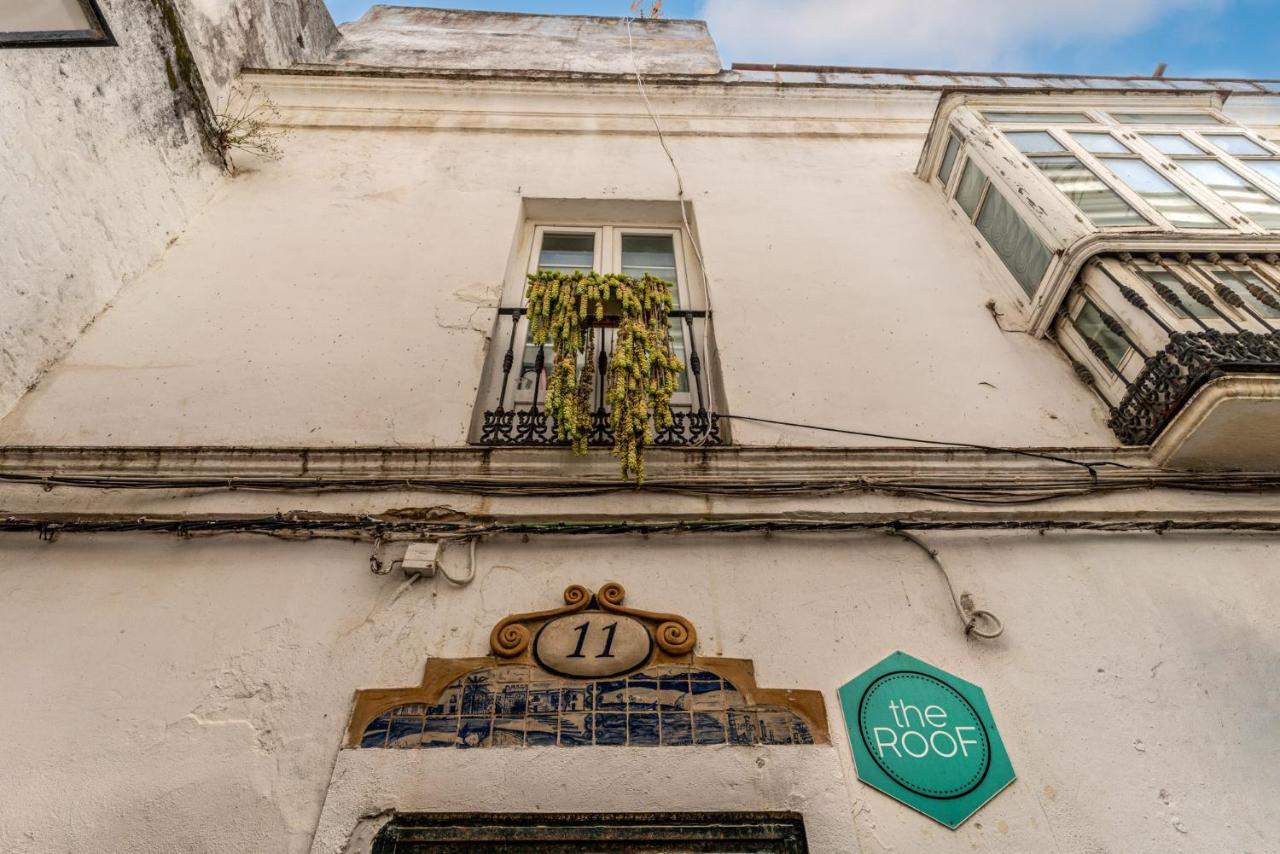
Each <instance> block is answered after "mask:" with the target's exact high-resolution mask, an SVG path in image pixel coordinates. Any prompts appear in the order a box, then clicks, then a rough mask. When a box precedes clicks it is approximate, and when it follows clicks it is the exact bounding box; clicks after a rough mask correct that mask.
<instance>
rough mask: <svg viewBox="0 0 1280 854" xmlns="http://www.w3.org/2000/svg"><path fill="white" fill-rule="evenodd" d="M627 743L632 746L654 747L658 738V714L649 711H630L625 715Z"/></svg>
mask: <svg viewBox="0 0 1280 854" xmlns="http://www.w3.org/2000/svg"><path fill="white" fill-rule="evenodd" d="M627 743H628V744H630V745H631V746H632V747H654V746H656V745H658V744H661V743H662V742H661V741H660V740H659V730H658V716H657V715H656V714H654V713H651V712H632V713H631V714H629V715H628V716H627Z"/></svg>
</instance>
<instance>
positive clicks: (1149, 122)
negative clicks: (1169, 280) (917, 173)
mask: <svg viewBox="0 0 1280 854" xmlns="http://www.w3.org/2000/svg"><path fill="white" fill-rule="evenodd" d="M983 115H984V117H985V118H986V119H987V121H989V122H991V123H992V124H993V125H994V126H995V127H996V128H998V129H999V130H1000V131H1001V133H1002V135H1003V136H1004V137H1005V138H1006V139H1008V141H1009V142H1010V143H1012V144H1013V146H1014V147H1015V148H1017V149H1018V150H1019V151H1020V152H1022V153H1023V154H1024V155H1026V157H1027V159H1028V160H1030V161H1031V163H1032V164H1033V165H1035V166H1037V167H1038V168H1039V169H1040V171H1042V172H1044V173H1045V175H1046V177H1048V178H1049V180H1050V181H1052V182H1053V183H1054V185H1055V186H1057V187H1058V189H1059V190H1061V191H1062V192H1063V194H1064V195H1066V196H1067V198H1068V199H1069V200H1070V201H1071V202H1072V203H1073V204H1074V205H1075V206H1076V207H1077V208H1078V209H1079V210H1080V212H1081V213H1083V214H1084V215H1085V216H1086V218H1088V220H1089V221H1090V222H1091V223H1093V225H1094V226H1096V227H1097V228H1099V229H1106V230H1112V229H1123V228H1153V227H1154V228H1160V229H1164V230H1177V231H1184V230H1205V231H1210V230H1212V231H1222V230H1225V229H1233V228H1234V229H1240V228H1244V229H1252V230H1255V231H1270V230H1280V154H1278V153H1277V149H1275V148H1274V147H1273V146H1271V144H1270V143H1268V142H1266V141H1265V140H1263V139H1261V138H1260V137H1258V136H1256V135H1255V134H1253V133H1252V132H1251V131H1248V130H1246V129H1244V128H1239V127H1233V126H1231V124H1230V123H1229V122H1228V121H1227V120H1226V119H1225V118H1224V117H1222V116H1220V115H1218V114H1215V113H1213V112H1211V111H1208V110H1184V111H1168V110H1161V111H1155V110H1152V111H1127V112H1118V111H1105V110H1090V111H1079V112H1061V113H1055V112H1047V111H1036V112H1027V113H1017V112H1009V111H992V110H987V111H984V112H983Z"/></svg>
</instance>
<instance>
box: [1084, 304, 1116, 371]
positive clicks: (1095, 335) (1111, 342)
mask: <svg viewBox="0 0 1280 854" xmlns="http://www.w3.org/2000/svg"><path fill="white" fill-rule="evenodd" d="M1073 322H1074V324H1075V327H1076V331H1078V332H1079V333H1080V334H1081V335H1082V336H1084V337H1085V338H1092V339H1093V340H1094V341H1096V342H1097V343H1098V344H1099V345H1100V346H1101V347H1102V352H1103V354H1104V355H1105V356H1106V362H1107V365H1108V366H1109V367H1110V368H1111V370H1113V371H1115V372H1116V373H1117V374H1118V373H1120V363H1121V362H1122V361H1124V357H1125V356H1126V355H1127V354H1128V353H1129V342H1128V341H1125V340H1124V338H1122V337H1121V336H1119V335H1117V334H1115V333H1114V332H1112V331H1111V330H1110V329H1108V328H1107V327H1106V325H1105V324H1104V323H1103V322H1102V315H1101V314H1100V313H1099V312H1098V307H1097V306H1095V305H1094V304H1093V303H1091V302H1085V304H1084V306H1083V307H1082V308H1081V309H1080V313H1079V314H1077V315H1076V319H1075V320H1074V321H1073Z"/></svg>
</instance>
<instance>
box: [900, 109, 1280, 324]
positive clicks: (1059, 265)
mask: <svg viewBox="0 0 1280 854" xmlns="http://www.w3.org/2000/svg"><path fill="white" fill-rule="evenodd" d="M941 115H942V117H943V123H942V124H940V125H939V126H938V130H940V131H941V133H939V132H938V131H937V130H936V131H935V134H934V136H933V137H932V138H931V143H930V145H931V148H930V149H929V150H931V151H932V152H933V153H932V155H931V159H930V160H929V161H928V162H927V164H925V166H926V169H925V170H924V171H923V172H922V173H921V174H922V177H926V178H928V179H930V180H933V181H936V182H937V184H938V185H939V186H940V187H941V189H942V190H943V192H944V193H946V194H947V196H948V197H949V198H950V199H951V200H952V201H953V203H954V205H955V207H956V210H957V213H958V214H961V215H963V216H964V217H965V218H967V219H968V220H969V222H970V224H971V225H972V227H973V228H975V229H976V230H977V231H978V232H979V233H980V234H981V236H982V237H983V238H984V240H985V243H986V245H987V246H989V247H990V249H991V250H992V251H993V252H994V253H995V255H996V256H998V257H999V259H1000V261H1001V262H1003V264H1004V265H1005V267H1007V268H1008V270H1009V273H1010V275H1011V277H1012V281H1011V282H1009V285H1010V293H1011V295H1015V296H1016V299H1017V301H1018V302H1019V303H1020V304H1021V305H1023V306H1024V307H1025V309H1026V311H1027V312H1028V314H1027V318H1028V322H1029V323H1031V324H1032V325H1033V326H1035V325H1037V324H1038V325H1039V326H1038V328H1041V329H1043V328H1046V326H1047V324H1048V323H1049V322H1050V320H1049V319H1050V318H1051V317H1052V314H1053V312H1054V311H1055V310H1056V305H1057V304H1059V303H1060V300H1061V298H1062V295H1063V293H1064V292H1065V288H1066V287H1067V286H1068V285H1069V282H1068V281H1066V277H1067V276H1068V275H1070V272H1071V270H1072V269H1078V264H1079V261H1078V260H1077V259H1075V258H1074V254H1073V253H1075V252H1076V251H1077V247H1085V246H1088V245H1090V244H1089V241H1087V240H1085V238H1087V237H1089V236H1090V235H1091V234H1101V233H1105V234H1116V235H1121V236H1123V235H1126V234H1131V235H1132V236H1133V239H1135V240H1143V239H1150V238H1151V237H1153V236H1156V235H1161V234H1177V235H1180V236H1182V235H1185V236H1186V237H1187V239H1189V240H1192V241H1196V240H1199V241H1201V242H1202V243H1203V242H1208V241H1215V240H1220V239H1221V238H1223V237H1233V238H1234V237H1238V236H1243V235H1256V236H1264V235H1266V236H1269V235H1273V234H1275V233H1277V232H1280V146H1277V145H1274V144H1272V143H1271V142H1270V141H1269V140H1267V139H1264V138H1262V137H1261V136H1259V135H1258V134H1256V133H1255V132H1253V131H1252V130H1250V129H1248V128H1245V127H1241V126H1239V125H1237V124H1235V123H1233V122H1232V121H1231V120H1230V119H1228V118H1227V117H1226V116H1225V115H1223V114H1222V113H1221V112H1220V111H1218V110H1216V109H1214V108H1212V107H1208V106H1188V107H1182V106H1181V105H1178V107H1176V108H1173V107H1169V106H1163V107H1160V106H1151V107H1144V108H1139V107H1138V106H1133V107H1126V108H1125V109H1123V110H1111V109H1107V108H1105V107H1093V106H1089V107H1081V106H1080V105H1079V103H1078V101H1077V102H1076V103H1074V104H1064V105H1063V106H1062V107H1060V108H1059V107H1056V106H1050V105H1048V104H1044V105H1032V104H1027V105H1025V106H1024V105H1023V104H1021V103H1020V104H1017V105H1009V106H1002V107H1000V108H995V107H991V106H979V105H970V104H969V103H961V104H959V105H957V106H956V107H955V108H953V109H951V110H949V111H946V112H943V113H942V114H941ZM944 134H945V135H944ZM1126 239H1127V238H1126ZM1059 256H1061V260H1060V261H1059V260H1057V259H1058V258H1059ZM1015 283H1016V285H1017V286H1018V287H1017V290H1014V289H1013V288H1012V285H1013V284H1015ZM1046 285H1051V286H1050V287H1045V286H1046Z"/></svg>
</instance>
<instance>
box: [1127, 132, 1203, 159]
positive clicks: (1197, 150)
mask: <svg viewBox="0 0 1280 854" xmlns="http://www.w3.org/2000/svg"><path fill="white" fill-rule="evenodd" d="M1142 138H1143V139H1145V140H1146V141H1147V142H1149V143H1151V144H1152V145H1154V146H1155V147H1156V150H1157V151H1159V152H1160V153H1162V154H1204V149H1202V148H1201V147H1200V146H1198V145H1196V144H1195V143H1194V142H1192V141H1191V140H1189V139H1187V138H1186V137H1185V136H1183V135H1182V134H1180V133H1144V134H1143V135H1142Z"/></svg>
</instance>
